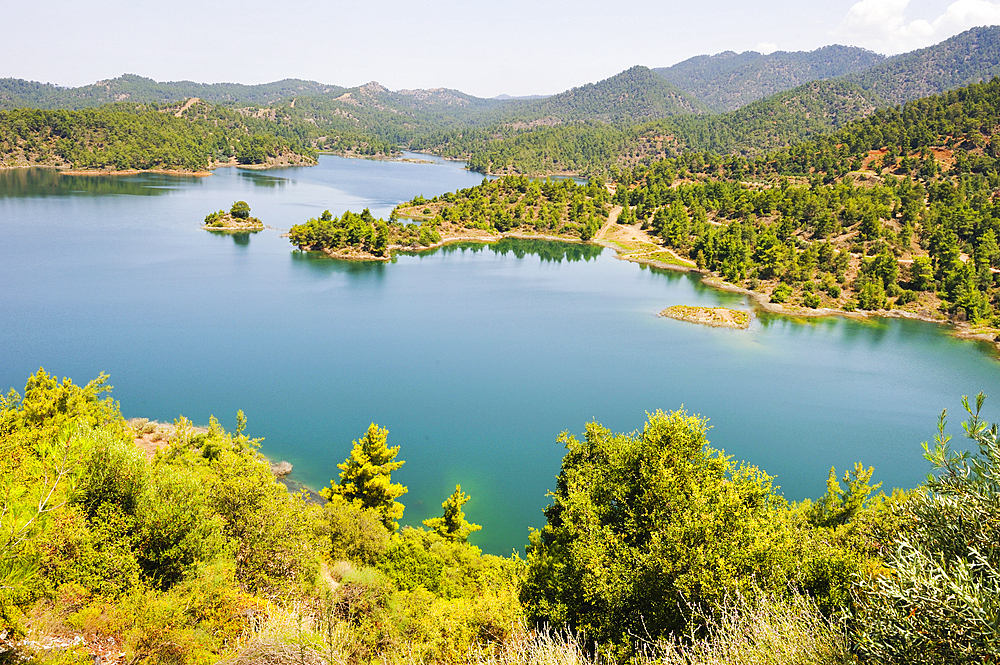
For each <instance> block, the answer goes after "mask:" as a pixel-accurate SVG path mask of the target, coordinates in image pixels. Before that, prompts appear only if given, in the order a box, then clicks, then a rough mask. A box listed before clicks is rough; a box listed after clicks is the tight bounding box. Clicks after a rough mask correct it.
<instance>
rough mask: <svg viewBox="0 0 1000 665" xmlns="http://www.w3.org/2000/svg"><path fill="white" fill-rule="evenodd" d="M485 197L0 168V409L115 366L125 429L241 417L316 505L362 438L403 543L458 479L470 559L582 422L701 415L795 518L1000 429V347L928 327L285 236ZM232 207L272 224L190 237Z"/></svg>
mask: <svg viewBox="0 0 1000 665" xmlns="http://www.w3.org/2000/svg"><path fill="white" fill-rule="evenodd" d="M481 180H482V176H480V175H478V174H475V173H470V172H468V171H466V170H464V169H463V168H462V165H461V164H458V163H454V162H440V161H434V162H433V163H407V162H378V161H368V160H351V159H342V158H338V157H331V156H323V157H321V158H320V164H319V166H316V167H311V168H292V169H282V170H272V171H246V170H240V169H232V168H229V169H219V170H217V171H216V172H215V174H214V175H212V176H210V177H205V178H193V177H192V178H180V177H171V176H163V175H154V174H143V175H137V176H126V177H117V178H115V177H69V176H60V175H58V174H57V173H55V172H54V171H51V170H38V169H33V170H19V171H0V389H2V390H4V391H6V390H7V389H8V388H10V387H14V388H16V389H17V390H18V391H21V390H23V387H24V383H25V380H26V379H27V377H28V376H29V375H30V374H31V373H32V372H34V371H35V370H37V369H38V367H40V366H41V367H44V368H45V369H46V370H47V371H48V372H50V373H53V374H58V375H59V376H69V377H71V378H73V380H74V381H75V382H77V383H80V384H83V383H86V382H87V381H88V380H90V379H92V378H94V377H96V376H97V375H98V374H99V373H100V372H102V371H103V372H107V373H108V374H109V375H110V383H111V384H112V385H113V386H114V392H113V396H114V397H115V399H117V400H119V401H120V403H121V407H122V412H123V413H124V415H125V416H126V417H139V416H142V417H147V418H151V419H156V420H161V421H172V420H173V419H174V418H176V417H177V416H178V415H180V414H183V415H185V416H187V417H188V418H190V419H192V420H193V421H194V422H195V423H199V424H204V423H206V422H207V421H208V419H209V416H210V415H213V414H214V415H215V416H216V417H218V418H219V420H220V421H221V422H222V424H223V425H224V426H226V427H227V428H230V429H232V428H235V422H236V411H237V409H243V410H244V411H245V412H246V415H247V418H248V427H247V433H248V434H249V435H250V436H254V437H264V438H265V442H264V446H263V452H264V453H265V454H267V455H268V456H269V457H271V458H272V459H276V460H282V459H283V460H287V461H289V462H291V463H292V464H293V465H294V468H295V471H294V474H293V477H294V478H295V479H296V480H298V481H300V482H303V483H305V484H306V485H309V486H310V487H313V488H315V489H318V488H319V487H322V486H323V485H325V484H326V483H328V482H329V481H330V479H332V478H336V477H337V474H338V470H337V466H336V465H337V464H338V463H339V462H342V461H343V460H344V458H345V457H346V456H347V455H348V453H349V451H350V447H351V441H352V439H356V438H359V437H360V436H362V435H363V433H364V432H365V430H366V429H367V427H368V425H369V424H370V423H372V422H375V423H378V424H379V425H381V426H383V427H386V428H388V430H389V444H390V445H398V446H401V450H400V453H399V458H400V459H402V460H405V461H406V464H405V465H404V466H403V467H402V468H401V469H400V470H399V471H398V472H396V473H395V474H394V476H393V478H394V479H396V480H399V481H401V482H403V483H404V484H406V485H407V486H408V488H409V492H408V493H407V494H406V495H404V496H403V497H402V498H401V499H400V501H401V502H402V503H403V504H405V506H406V512H405V514H404V516H403V520H402V522H403V523H404V524H411V525H419V524H420V522H421V521H422V520H423V519H426V518H428V517H432V516H436V515H438V514H440V512H441V502H442V501H444V499H445V498H446V497H447V496H448V495H449V494H450V493H451V492H452V491H453V490H454V487H455V485H456V483H461V485H462V488H463V490H465V491H466V492H468V493H469V494H470V495H471V496H472V500H471V502H470V503H469V504H467V505H466V507H465V510H466V514H467V517H468V519H470V520H471V521H473V522H476V523H479V524H482V525H483V530H482V531H480V532H478V533H476V534H474V535H473V537H472V538H471V540H472V542H473V543H475V544H477V545H479V546H480V547H482V548H483V549H484V551H487V552H490V553H495V554H504V555H505V554H509V553H510V552H511V550H512V549H515V548H516V549H518V550H521V551H522V552H523V546H524V544H525V543H526V542H527V539H528V528H529V527H532V526H533V527H540V526H541V525H542V524H543V523H544V517H543V515H542V508H543V507H544V506H545V505H547V503H548V500H547V498H546V496H545V493H546V491H547V490H550V489H554V487H555V476H556V474H557V473H558V471H559V463H560V460H561V459H562V455H563V449H562V447H561V446H560V445H559V444H557V443H556V437H557V436H558V435H559V433H560V432H562V431H564V430H565V431H569V432H570V433H576V434H578V435H579V434H580V433H581V432H582V431H583V429H584V425H585V423H587V422H590V421H593V420H596V421H599V422H601V423H602V424H603V425H605V426H606V427H608V428H610V429H611V430H613V431H631V430H635V429H637V428H641V427H642V424H643V422H644V421H645V419H646V412H651V411H655V410H656V409H663V410H673V409H679V408H682V407H683V408H685V409H687V410H688V411H689V412H691V413H699V414H702V415H703V416H705V417H707V418H709V419H710V425H711V426H712V429H710V430H709V435H708V436H709V439H710V440H711V442H712V444H713V446H714V447H716V448H722V449H724V450H725V451H726V453H727V454H730V455H733V456H734V457H735V458H736V459H738V460H746V461H747V462H748V463H750V464H754V465H757V466H759V467H761V468H762V469H764V470H765V471H767V472H768V473H770V474H772V475H774V476H776V479H775V484H777V485H779V486H780V487H781V491H782V492H783V493H784V495H785V496H786V498H788V499H789V500H800V499H802V498H805V497H817V496H819V495H821V494H822V493H823V492H824V490H825V481H826V477H827V474H828V473H829V471H830V467H831V466H836V467H837V469H838V472H839V473H841V474H842V473H843V471H844V470H845V469H846V468H847V467H848V466H853V464H854V463H855V462H858V461H860V462H863V463H864V464H865V465H866V466H869V465H870V466H874V467H875V480H877V481H881V482H883V483H884V485H883V489H885V490H886V491H889V490H891V489H892V488H893V487H913V486H915V485H917V484H918V483H920V482H921V481H922V480H923V478H924V477H925V476H926V474H927V472H928V471H929V465H928V464H927V463H926V462H925V461H924V460H923V458H922V457H921V452H922V451H921V448H920V443H921V442H922V441H928V440H931V439H932V438H933V436H934V433H935V424H936V419H937V415H938V414H939V413H940V411H941V409H943V408H947V409H948V411H949V414H950V421H949V431H950V432H951V433H952V434H954V435H955V437H956V442H955V443H956V444H958V446H959V447H961V446H963V445H964V441H963V440H962V439H961V427H960V422H961V420H962V415H963V414H962V410H961V406H960V398H961V396H962V395H964V394H966V395H974V394H975V393H977V392H979V391H984V392H986V393H987V394H988V395H989V396H990V399H988V400H987V402H986V407H985V415H986V417H987V418H988V419H989V420H991V421H994V420H996V419H997V418H998V416H1000V391H997V390H996V389H997V387H998V386H1000V363H998V362H997V360H996V354H995V351H994V350H993V349H992V347H991V346H990V345H988V344H983V343H977V342H968V341H961V340H957V339H955V338H953V337H951V336H949V335H948V334H947V329H946V328H944V327H942V326H938V325H935V324H927V323H923V322H915V321H907V320H900V319H875V320H873V321H871V322H863V321H862V322H859V321H854V320H848V319H842V318H837V317H832V318H826V319H819V320H813V321H801V320H793V319H790V318H785V317H776V316H766V317H761V318H755V319H754V320H753V322H752V323H751V327H750V329H749V330H747V331H740V330H729V329H716V328H707V327H701V326H697V325H692V324H689V323H685V322H681V321H675V320H671V319H664V318H658V317H657V316H656V313H657V312H659V311H660V310H662V309H664V308H665V307H668V306H670V305H675V304H685V305H704V306H717V305H724V306H727V307H735V308H743V309H749V308H750V305H749V304H748V303H747V302H746V301H745V300H744V299H743V297H742V296H738V295H734V294H730V293H724V292H719V291H716V290H712V289H709V288H707V287H704V286H703V285H702V284H701V282H700V281H699V279H698V278H697V277H696V276H691V275H686V274H679V273H670V272H663V271H658V270H652V269H648V268H644V267H641V266H638V265H635V264H632V263H628V262H624V261H620V260H617V259H616V258H615V256H614V253H613V252H612V251H611V250H602V249H601V248H599V247H593V246H582V245H579V244H577V245H573V244H565V243H539V242H526V241H510V240H508V241H503V242H501V243H498V244H496V245H491V246H486V245H478V246H477V245H463V246H451V247H446V248H442V249H439V250H437V251H434V252H429V253H424V254H420V255H400V256H398V257H397V258H396V260H395V261H394V262H392V263H389V264H372V263H348V262H339V261H333V260H330V259H327V258H325V257H322V256H317V255H313V254H309V253H303V252H299V251H296V250H294V248H293V247H292V246H291V245H290V244H289V242H288V240H287V239H285V238H282V237H280V230H287V229H288V228H289V227H290V226H291V225H292V224H296V223H300V222H304V221H305V220H306V219H308V218H310V217H317V216H319V214H320V213H322V212H323V210H326V209H329V210H330V211H331V212H332V213H333V214H334V215H340V214H341V213H343V211H344V210H346V209H351V210H354V211H356V212H357V211H360V210H361V209H362V208H365V207H368V208H370V209H371V210H372V212H373V213H374V214H375V215H376V216H383V217H385V216H388V214H389V212H390V210H391V209H392V207H393V206H394V205H395V204H396V203H398V202H400V201H403V200H407V199H410V198H412V197H413V196H415V195H417V194H422V195H424V196H425V197H428V198H429V197H432V196H434V195H437V194H441V193H444V192H446V191H453V190H456V189H460V188H465V187H470V186H473V185H475V184H478V183H479V182H480V181H481ZM235 200H245V201H247V202H248V203H249V204H250V206H251V208H252V213H251V214H253V215H254V216H256V217H259V218H260V219H261V220H262V221H263V222H264V223H265V224H267V225H269V227H273V228H268V229H266V230H264V231H262V232H260V233H257V234H252V235H242V236H240V235H236V236H230V235H215V234H211V233H208V232H206V231H203V230H201V229H200V228H199V226H200V223H201V221H202V219H203V218H204V217H205V215H206V214H208V213H209V212H212V211H214V210H218V209H220V208H226V209H228V208H229V206H230V205H231V204H232V203H233V201H235Z"/></svg>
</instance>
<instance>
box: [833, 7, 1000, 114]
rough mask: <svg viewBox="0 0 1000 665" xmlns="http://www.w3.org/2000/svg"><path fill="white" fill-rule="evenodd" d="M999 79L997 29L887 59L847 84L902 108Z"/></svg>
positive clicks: (963, 35)
mask: <svg viewBox="0 0 1000 665" xmlns="http://www.w3.org/2000/svg"><path fill="white" fill-rule="evenodd" d="M995 76H1000V26H998V25H993V26H989V27H982V28H972V29H971V30H966V31H965V32H963V33H961V34H959V35H955V36H954V37H952V38H951V39H947V40H945V41H943V42H941V43H940V44H935V45H934V46H928V47H927V48H923V49H920V50H918V51H912V52H910V53H904V54H902V55H897V56H895V57H892V58H889V59H887V60H885V61H883V62H881V63H879V64H878V65H875V66H874V67H872V68H871V69H868V70H867V71H863V72H858V73H855V74H851V75H849V76H847V77H845V78H846V80H847V81H849V82H852V83H857V84H858V85H859V86H861V87H862V88H863V89H865V90H867V91H869V92H871V93H874V94H876V95H878V97H879V98H880V99H881V100H882V101H883V103H884V104H885V105H887V106H888V105H895V104H903V103H905V102H908V101H911V100H914V99H920V98H921V97H927V96H930V95H937V94H940V93H942V92H947V91H948V90H953V89H954V88H959V87H963V86H967V85H969V84H970V83H980V82H983V81H989V80H990V79H992V78H993V77H995Z"/></svg>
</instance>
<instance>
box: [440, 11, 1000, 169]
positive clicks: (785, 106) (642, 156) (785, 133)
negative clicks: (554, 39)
mask: <svg viewBox="0 0 1000 665" xmlns="http://www.w3.org/2000/svg"><path fill="white" fill-rule="evenodd" d="M682 64H683V63H682ZM696 65H697V63H691V64H690V65H687V66H686V67H685V68H682V69H681V70H680V71H679V72H678V73H675V74H676V76H678V77H680V76H682V75H686V76H688V80H689V81H692V82H694V83H698V84H699V85H700V81H701V79H700V78H699V76H698V68H697V66H696ZM703 66H704V69H705V71H706V72H707V73H706V74H704V77H705V78H708V77H709V76H711V75H712V73H713V68H717V70H718V71H719V72H720V74H719V75H718V77H719V78H716V79H715V80H717V81H719V82H720V83H719V85H722V82H725V81H726V80H727V79H725V78H724V75H725V74H726V73H727V72H726V70H725V61H721V62H717V63H715V64H714V65H713V63H712V62H711V60H709V61H708V62H707V63H703ZM738 70H739V68H737V70H734V71H738ZM998 72H1000V26H992V27H988V28H975V29H972V30H968V31H966V32H964V33H962V34H960V35H956V36H955V37H952V38H951V39H948V40H946V41H944V42H942V43H941V44H937V45H935V46H931V47H928V48H925V49H921V50H919V51H914V52H912V53H908V54H903V55H900V56H896V57H893V58H889V59H886V60H884V61H881V62H879V63H878V64H875V65H874V66H872V67H871V68H869V69H867V70H865V71H861V72H858V73H855V74H851V75H848V76H845V77H841V78H834V79H828V80H817V81H813V82H811V83H807V84H805V85H802V86H799V87H797V88H793V89H790V90H786V91H784V92H780V93H777V94H775V95H772V96H770V97H767V98H764V99H760V100H758V101H755V102H752V103H750V104H748V105H746V106H743V107H742V108H739V109H738V110H735V111H731V112H728V113H723V114H719V115H690V114H688V115H672V116H664V117H662V118H660V119H656V120H653V121H651V122H647V123H632V124H631V125H629V126H614V125H610V124H607V123H590V124H581V125H575V126H566V125H560V126H554V127H544V128H538V129H530V130H529V129H528V128H523V127H515V126H509V125H506V126H496V127H490V128H488V129H482V130H473V131H467V132H453V133H451V134H448V135H445V136H442V137H441V139H440V141H439V144H438V145H437V146H433V145H430V146H427V147H430V148H432V149H434V150H435V151H439V152H440V153H441V154H445V155H448V156H453V157H459V156H462V157H465V158H467V159H468V160H469V162H470V164H471V165H472V166H473V168H475V169H477V170H481V171H484V172H493V173H504V172H522V173H536V172H541V173H548V172H559V171H560V170H565V171H575V172H580V173H597V174H602V175H607V173H608V172H609V170H610V168H611V167H612V166H613V165H618V166H630V165H634V164H636V163H643V162H645V163H649V162H650V160H655V159H658V158H662V157H664V156H670V155H672V154H677V153H679V152H683V151H710V152H716V153H718V154H730V153H739V154H743V155H758V154H763V153H767V152H770V151H773V150H775V149H779V148H782V147H785V146H790V145H794V144H796V143H798V142H800V141H803V140H809V139H810V138H813V137H815V136H818V135H820V134H823V133H826V132H830V131H832V130H836V129H839V128H840V127H843V126H845V125H846V124H847V123H849V122H851V121H852V120H856V119H859V118H863V117H865V116H867V115H869V114H870V113H872V112H873V111H875V110H876V109H879V108H886V107H888V106H891V105H893V104H899V103H902V102H906V101H910V100H914V99H917V98H920V97H922V96H926V95H932V94H938V93H941V92H944V91H946V90H951V89H953V88H957V87H959V86H962V85H967V84H968V83H970V82H979V81H988V80H990V79H991V78H992V77H993V76H994V75H996V74H997V73H998ZM727 86H728V84H727ZM744 87H745V82H743V81H741V80H739V79H733V85H732V86H728V87H725V88H719V91H720V92H719V94H723V92H724V93H725V94H742V90H743V89H744Z"/></svg>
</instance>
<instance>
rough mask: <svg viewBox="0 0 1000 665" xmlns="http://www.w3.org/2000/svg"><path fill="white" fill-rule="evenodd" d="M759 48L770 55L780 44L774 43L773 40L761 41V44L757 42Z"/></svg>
mask: <svg viewBox="0 0 1000 665" xmlns="http://www.w3.org/2000/svg"><path fill="white" fill-rule="evenodd" d="M757 50H758V51H759V52H761V53H763V54H764V55H769V54H771V53H774V52H775V51H777V50H778V45H777V44H772V43H771V42H761V43H760V44H757Z"/></svg>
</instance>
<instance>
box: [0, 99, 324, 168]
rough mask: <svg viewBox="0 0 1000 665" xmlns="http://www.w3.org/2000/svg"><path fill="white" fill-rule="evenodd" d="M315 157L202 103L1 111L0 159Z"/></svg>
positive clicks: (186, 163)
mask: <svg viewBox="0 0 1000 665" xmlns="http://www.w3.org/2000/svg"><path fill="white" fill-rule="evenodd" d="M225 163H239V164H312V163H315V157H314V155H313V151H312V149H310V148H309V147H308V146H306V145H303V144H302V142H301V141H300V140H299V137H298V136H297V135H296V133H295V132H294V131H290V130H289V129H288V128H286V127H283V126H281V125H280V124H279V123H275V122H272V121H271V120H269V119H267V118H258V117H254V116H252V115H247V114H243V113H240V112H237V111H234V110H232V109H228V108H225V107H222V106H217V105H211V104H208V103H206V102H197V103H188V104H185V105H183V106H179V105H175V106H168V107H159V106H156V105H141V104H140V105H136V104H128V103H125V102H121V103H118V104H110V105H107V106H103V107H101V108H97V109H82V110H79V111H66V110H44V109H14V110H10V111H0V165H2V166H6V167H18V166H59V167H72V168H74V169H101V170H111V171H122V170H130V169H171V170H174V169H176V170H184V171H197V170H204V169H207V168H211V167H212V166H215V165H217V164H225Z"/></svg>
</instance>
